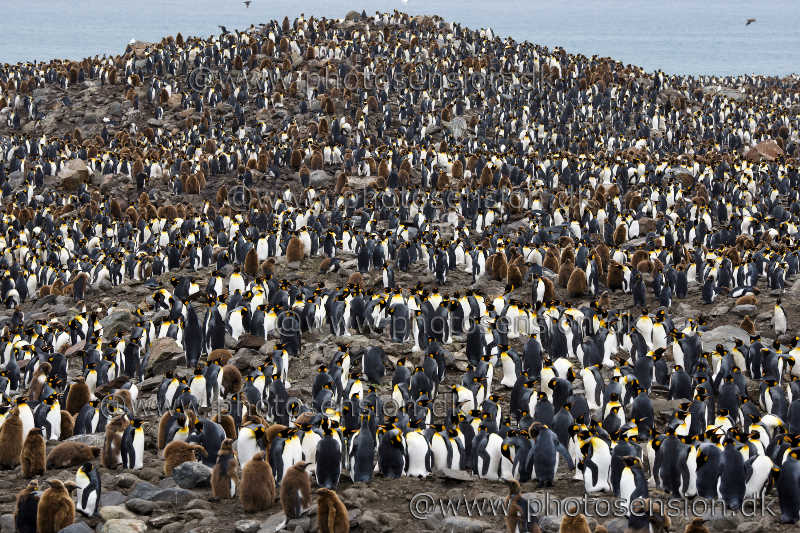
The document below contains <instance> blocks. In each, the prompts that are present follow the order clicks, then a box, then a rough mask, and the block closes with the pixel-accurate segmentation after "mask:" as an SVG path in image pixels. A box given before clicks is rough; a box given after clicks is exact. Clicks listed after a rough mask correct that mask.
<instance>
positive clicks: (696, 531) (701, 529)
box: [684, 516, 708, 533]
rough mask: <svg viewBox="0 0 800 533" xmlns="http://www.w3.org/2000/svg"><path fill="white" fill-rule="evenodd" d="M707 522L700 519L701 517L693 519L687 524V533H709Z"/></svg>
mask: <svg viewBox="0 0 800 533" xmlns="http://www.w3.org/2000/svg"><path fill="white" fill-rule="evenodd" d="M705 522H706V521H705V520H703V519H702V518H700V517H699V516H697V517H695V518H692V521H691V522H689V523H688V524H686V529H685V530H684V532H685V533H708V527H706V524H705Z"/></svg>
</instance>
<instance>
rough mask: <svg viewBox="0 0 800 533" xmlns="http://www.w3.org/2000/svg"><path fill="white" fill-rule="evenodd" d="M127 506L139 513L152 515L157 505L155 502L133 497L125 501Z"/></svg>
mask: <svg viewBox="0 0 800 533" xmlns="http://www.w3.org/2000/svg"><path fill="white" fill-rule="evenodd" d="M125 507H126V508H127V509H128V510H129V511H131V512H133V513H136V514H138V515H150V514H153V510H154V509H155V507H156V505H155V504H154V503H153V502H149V501H147V500H143V499H141V498H133V499H132V500H128V501H127V502H125Z"/></svg>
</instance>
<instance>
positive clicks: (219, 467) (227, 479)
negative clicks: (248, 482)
mask: <svg viewBox="0 0 800 533" xmlns="http://www.w3.org/2000/svg"><path fill="white" fill-rule="evenodd" d="M238 488H239V461H237V460H236V453H234V451H233V440H232V439H225V440H224V441H222V446H221V447H220V449H219V454H218V455H217V464H215V465H214V470H213V471H212V472H211V494H212V496H213V497H214V498H215V499H217V500H228V499H231V498H234V497H236V490H237V489H238Z"/></svg>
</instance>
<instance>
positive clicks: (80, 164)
mask: <svg viewBox="0 0 800 533" xmlns="http://www.w3.org/2000/svg"><path fill="white" fill-rule="evenodd" d="M58 177H59V178H61V186H62V187H64V189H65V190H67V191H77V190H78V188H79V187H80V185H81V184H82V183H88V181H89V169H88V168H87V167H86V163H85V162H84V161H83V160H81V159H71V160H70V161H67V163H66V164H65V165H64V168H62V169H61V171H60V172H59V175H58Z"/></svg>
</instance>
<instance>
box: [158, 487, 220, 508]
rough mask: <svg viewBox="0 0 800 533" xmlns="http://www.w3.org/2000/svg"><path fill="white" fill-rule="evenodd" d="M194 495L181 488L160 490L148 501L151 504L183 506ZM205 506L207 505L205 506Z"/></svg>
mask: <svg viewBox="0 0 800 533" xmlns="http://www.w3.org/2000/svg"><path fill="white" fill-rule="evenodd" d="M194 496H195V495H194V493H192V491H190V490H186V489H181V488H172V489H162V490H159V491H158V492H156V493H155V494H153V495H152V496H151V497H150V498H146V499H149V500H150V501H153V502H170V503H174V504H175V505H185V504H186V503H187V502H189V501H191V500H192V498H194ZM206 506H207V505H206Z"/></svg>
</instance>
